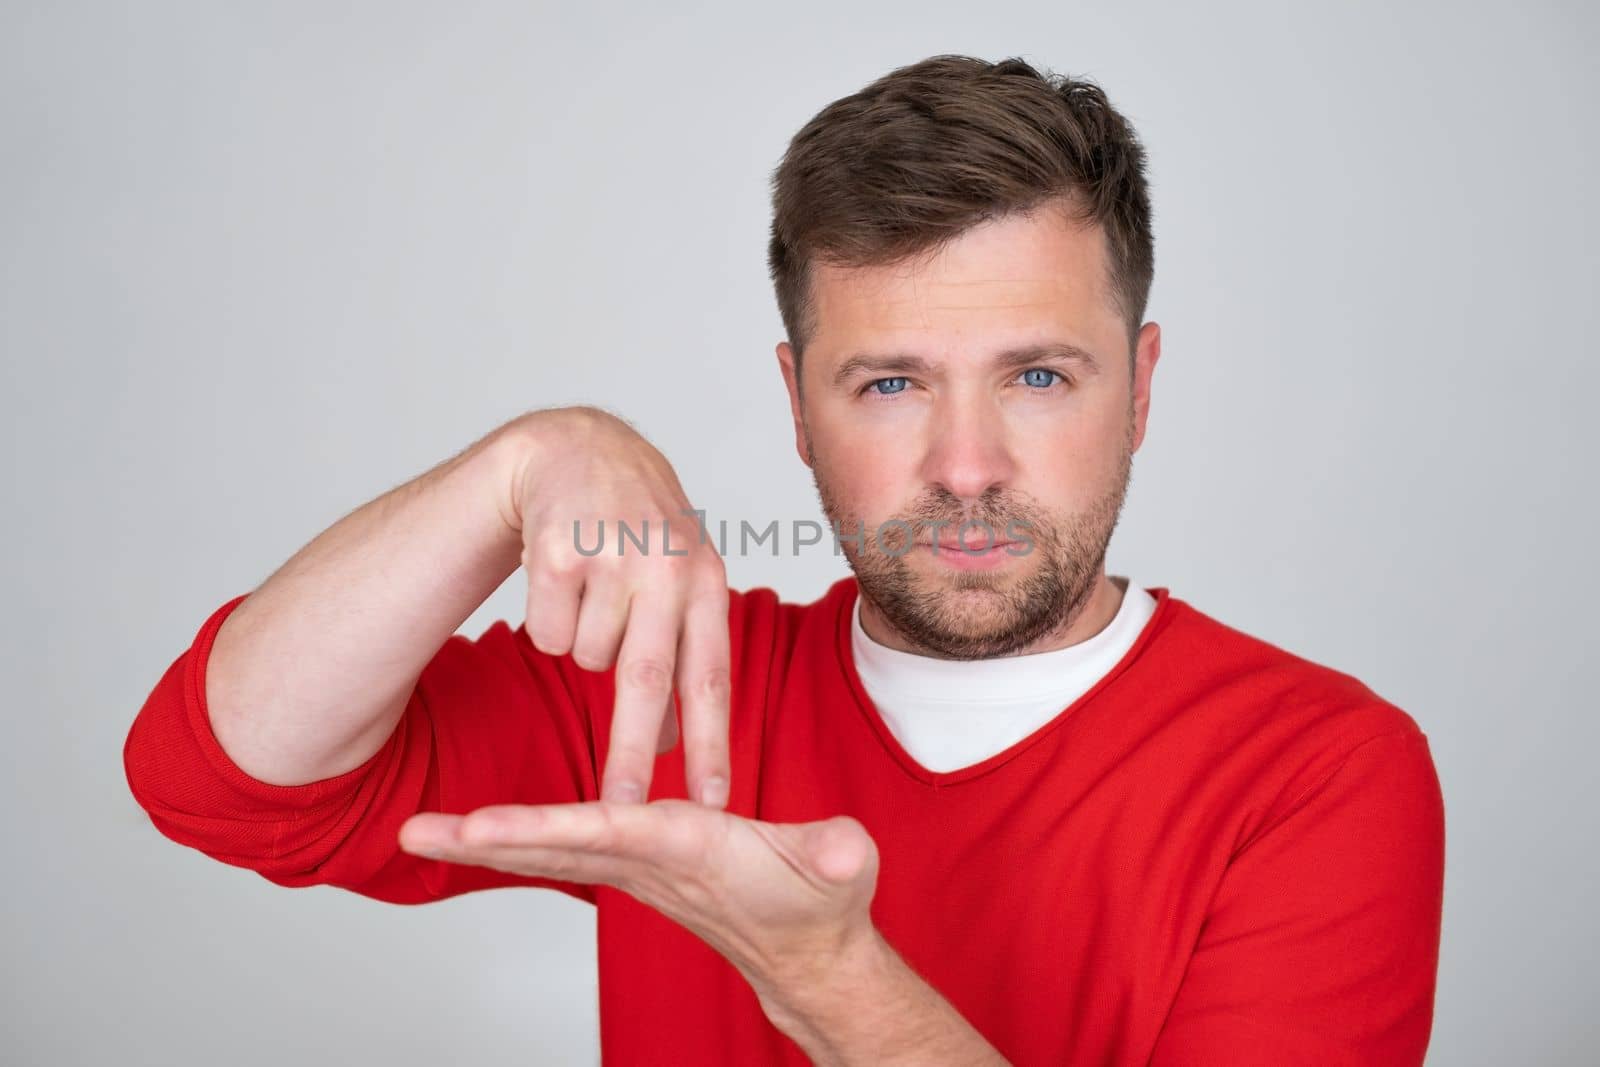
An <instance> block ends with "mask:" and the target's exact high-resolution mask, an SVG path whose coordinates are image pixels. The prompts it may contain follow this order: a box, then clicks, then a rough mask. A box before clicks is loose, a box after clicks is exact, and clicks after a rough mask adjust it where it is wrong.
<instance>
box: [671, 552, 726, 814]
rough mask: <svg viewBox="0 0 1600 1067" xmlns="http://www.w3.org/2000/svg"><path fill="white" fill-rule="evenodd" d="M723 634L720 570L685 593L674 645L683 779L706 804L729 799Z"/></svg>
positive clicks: (716, 804) (723, 592) (719, 803)
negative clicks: (677, 642) (680, 633)
mask: <svg viewBox="0 0 1600 1067" xmlns="http://www.w3.org/2000/svg"><path fill="white" fill-rule="evenodd" d="M730 661H731V653H730V650H729V637H728V585H727V582H726V581H724V580H723V578H722V575H721V571H720V569H719V570H717V571H712V572H708V577H706V578H703V579H701V580H700V581H699V582H698V583H697V584H696V585H695V587H694V588H693V589H692V590H691V591H690V593H689V599H688V603H687V604H686V605H685V610H684V619H683V632H682V635H681V637H680V638H679V644H678V695H679V698H680V700H681V702H682V706H683V715H682V716H681V720H682V721H681V722H680V724H679V725H680V728H681V730H682V734H683V758H684V778H685V781H686V783H687V785H688V787H689V796H690V797H697V798H699V800H700V802H701V803H702V804H705V805H706V806H708V807H713V808H720V807H722V806H723V805H724V804H726V803H727V801H728V793H729V783H730V782H731V781H732V769H731V767H730V761H729V758H728V722H729V704H730V701H731V695H732V689H733V685H732V677H731V670H730Z"/></svg>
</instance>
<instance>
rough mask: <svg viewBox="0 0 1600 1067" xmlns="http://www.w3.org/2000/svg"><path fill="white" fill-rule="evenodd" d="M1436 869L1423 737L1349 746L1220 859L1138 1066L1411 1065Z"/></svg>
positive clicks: (1439, 858) (1435, 948) (1437, 840)
mask: <svg viewBox="0 0 1600 1067" xmlns="http://www.w3.org/2000/svg"><path fill="white" fill-rule="evenodd" d="M1443 879H1444V803H1443V800H1442V798H1441V796H1440V791H1439V782H1438V777H1437V775H1436V774H1435V771H1434V766H1433V760H1432V758H1431V757H1430V755H1429V751H1428V743H1427V738H1426V736H1425V735H1423V734H1422V733H1421V732H1420V731H1416V730H1414V729H1413V730H1408V731H1404V732H1399V733H1390V734H1385V735H1382V736H1379V737H1374V738H1372V739H1370V740H1368V741H1366V742H1364V743H1362V744H1360V745H1358V746H1356V748H1355V749H1354V750H1353V751H1351V752H1350V753H1349V755H1348V756H1347V757H1346V758H1345V759H1344V760H1343V761H1342V762H1341V763H1339V764H1338V765H1337V766H1336V767H1335V768H1334V769H1333V770H1332V771H1331V772H1330V773H1327V774H1325V775H1324V776H1323V777H1322V778H1321V780H1320V781H1318V782H1316V783H1314V784H1312V785H1311V786H1309V787H1308V788H1307V789H1305V790H1304V791H1303V792H1302V793H1300V795H1299V797H1298V798H1297V799H1296V800H1295V801H1293V802H1292V803H1291V804H1290V805H1289V807H1288V809H1287V811H1286V813H1284V814H1282V815H1280V816H1278V817H1277V818H1275V819H1274V820H1273V821H1272V822H1271V823H1270V825H1269V826H1268V827H1267V828H1265V829H1264V830H1262V831H1261V832H1259V833H1257V834H1256V835H1255V836H1254V837H1253V838H1252V839H1251V840H1250V841H1249V842H1248V843H1247V844H1245V845H1244V846H1243V848H1242V849H1241V851H1239V852H1238V853H1237V854H1236V855H1235V856H1234V858H1233V860H1232V862H1231V863H1230V864H1229V867H1228V869H1227V871H1226V872H1225V874H1224V875H1223V878H1222V881H1221V884H1220V886H1219V888H1218V891H1217V894H1216V897H1215V899H1214V901H1213V902H1212V907H1211V909H1210V911H1209V913H1208V916H1207V919H1206V921H1205V924H1204V926H1203V927H1202V929H1201V931H1200V938H1199V942H1198V944H1197V945H1196V947H1195V951H1194V955H1193V957H1192V958H1191V960H1190V963H1189V967H1188V970H1187V971H1186V973H1185V975H1184V979H1183V982H1182V983H1181V985H1180V987H1179V990H1178V993H1177V997H1176V999H1175V1001H1174V1003H1173V1006H1172V1010H1171V1012H1170V1013H1169V1015H1168V1018H1167V1021H1166V1025H1165V1027H1164V1028H1163V1030H1162V1032H1161V1035H1160V1037H1159V1039H1158V1040H1157V1042H1156V1048H1155V1052H1154V1054H1153V1056H1152V1057H1151V1059H1150V1064H1151V1067H1179V1065H1185V1067H1187V1065H1199V1064H1206V1065H1211V1064H1218V1063H1226V1064H1230V1065H1232V1067H1252V1065H1256V1064H1260V1065H1263V1067H1265V1065H1269V1064H1270V1065H1273V1067H1280V1065H1282V1064H1286V1063H1315V1064H1320V1065H1325V1067H1340V1065H1351V1067H1357V1065H1359V1067H1377V1065H1391V1064H1393V1065H1400V1064H1407V1065H1415V1064H1421V1063H1422V1060H1423V1054H1424V1052H1425V1051H1426V1050H1427V1046H1428V1035H1429V1030H1430V1028H1431V1026H1432V1022H1433V996H1434V981H1435V975H1436V972H1437V965H1438V954H1439V920H1440V908H1441V904H1442V898H1443Z"/></svg>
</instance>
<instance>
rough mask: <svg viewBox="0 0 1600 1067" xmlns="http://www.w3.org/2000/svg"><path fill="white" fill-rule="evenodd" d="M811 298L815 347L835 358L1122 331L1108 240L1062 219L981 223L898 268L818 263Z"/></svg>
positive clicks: (1102, 337) (1102, 336)
mask: <svg viewBox="0 0 1600 1067" xmlns="http://www.w3.org/2000/svg"><path fill="white" fill-rule="evenodd" d="M811 295H812V298H813V300H814V301H815V304H816V332H815V334H814V336H813V337H812V339H811V345H810V346H808V348H811V347H814V348H816V349H817V350H819V351H820V352H822V353H832V354H834V355H840V354H842V353H843V352H844V350H845V349H847V348H854V347H856V346H859V345H862V344H872V343H877V342H888V341H894V342H897V343H900V344H917V343H921V344H923V345H925V346H928V347H933V346H935V345H936V344H937V342H938V341H939V340H945V339H954V338H956V337H958V336H959V337H961V338H962V339H965V340H967V341H975V340H983V339H992V340H994V341H995V342H996V343H1004V342H1006V341H1008V340H1019V339H1025V338H1029V337H1031V336H1033V335H1036V334H1040V333H1050V332H1056V333H1059V332H1063V331H1065V332H1068V333H1070V334H1073V335H1074V336H1075V337H1076V339H1077V340H1078V341H1079V342H1080V343H1083V344H1085V345H1086V346H1087V345H1088V344H1089V343H1091V342H1094V341H1096V340H1099V341H1100V342H1101V343H1102V344H1103V343H1107V341H1108V340H1109V341H1110V342H1111V343H1114V342H1115V338H1116V337H1117V336H1119V335H1120V333H1121V332H1122V325H1121V323H1120V321H1119V320H1118V318H1117V315H1116V312H1115V310H1114V309H1113V307H1112V306H1111V302H1110V300H1109V296H1108V289H1107V285H1106V250H1105V242H1104V231H1103V230H1102V229H1101V228H1100V227H1099V226H1094V225H1090V226H1083V225H1081V224H1078V223H1075V222H1074V221H1072V220H1071V219H1069V218H1068V217H1066V216H1065V215H1064V214H1062V213H1061V212H1059V211H1055V210H1041V211H1039V212H1037V213H1035V214H1033V215H1027V216H1024V215H1011V216H1007V217H1005V218H1001V219H996V220H991V221H989V222H985V223H982V224H980V225H979V226H975V227H973V228H972V229H970V230H967V231H966V232H964V233H962V234H961V235H960V236H958V237H956V238H955V239H954V240H952V241H951V242H949V243H948V244H946V245H945V246H943V247H942V248H940V249H939V250H938V251H936V252H934V253H932V254H930V255H924V256H919V257H914V258H912V259H909V260H905V261H902V262H899V263H894V264H887V265H884V266H875V267H839V266H835V265H831V264H826V263H820V264H817V265H816V267H815V269H814V271H813V273H812V294H811Z"/></svg>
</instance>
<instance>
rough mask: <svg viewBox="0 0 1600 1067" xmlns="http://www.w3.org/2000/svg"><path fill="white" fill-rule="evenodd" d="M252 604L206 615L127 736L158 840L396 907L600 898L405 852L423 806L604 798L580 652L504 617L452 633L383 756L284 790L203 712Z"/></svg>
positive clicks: (572, 887)
mask: <svg viewBox="0 0 1600 1067" xmlns="http://www.w3.org/2000/svg"><path fill="white" fill-rule="evenodd" d="M247 595H248V594H245V595H241V596H238V597H235V598H234V599H232V600H230V601H228V602H227V603H225V604H223V605H222V606H221V607H220V608H218V609H217V610H216V611H215V612H214V613H213V614H212V615H211V617H210V618H208V619H207V620H206V621H205V623H204V624H203V625H202V626H201V627H200V631H199V633H198V634H197V635H196V637H195V639H194V642H193V644H192V645H191V646H190V647H189V648H188V649H187V650H186V651H185V652H184V653H183V654H182V655H181V656H179V657H178V658H177V660H176V661H174V662H173V663H172V665H171V666H170V667H168V668H167V671H166V673H165V674H164V675H163V676H162V677H161V680H160V681H159V682H158V683H157V684H156V687H155V690H154V691H153V692H152V693H151V694H150V696H149V698H148V699H147V700H146V702H145V704H144V706H143V708H141V709H140V711H139V714H138V716H137V717H136V718H135V719H134V722H133V726H132V728H131V729H130V730H129V733H128V738H127V741H126V743H125V744H124V746H123V766H124V769H125V771H126V773H127V777H128V785H129V787H130V788H131V789H132V791H133V795H134V797H135V799H136V800H137V801H138V802H139V804H140V806H142V807H143V808H144V809H145V810H146V811H147V812H148V813H149V815H150V820H151V822H152V823H154V824H155V827H156V829H157V830H159V831H160V832H161V833H162V834H164V835H166V836H167V837H169V838H171V839H172V840H174V841H177V842H178V843H179V844H183V845H187V846H189V847H191V848H196V849H199V850H200V851H201V852H203V853H205V854H206V855H208V856H211V857H212V858H214V859H218V860H221V861H222V862H224V863H230V864H233V865H235V866H238V867H246V868H249V869H250V870H253V871H256V872H258V873H259V874H261V875H262V876H263V877H265V878H266V879H268V880H269V881H272V882H275V883H277V884H278V885H283V886H296V887H298V886H308V885H333V886H339V887H341V888H344V889H348V890H351V891H354V892H356V893H360V894H362V895H364V896H369V897H373V898H376V899H378V900H385V901H390V902H392V903H396V904H420V903H424V902H426V901H432V900H439V899H441V898H443V897H449V896H454V895H456V894H459V893H468V892H472V891H474V890H479V889H492V888H497V887H500V886H512V885H516V886H538V887H545V888H551V889H559V890H561V891H562V892H564V893H568V894H570V895H572V896H574V897H577V898H578V899H580V900H585V901H588V902H590V903H593V902H594V891H593V887H592V886H589V885H585V884H582V883H573V882H563V881H556V880H552V879H543V878H534V877H528V876H521V875H513V874H508V873H506V872H503V871H496V870H491V869H489V868H486V867H474V866H467V865H463V864H453V863H445V862H442V861H438V860H428V859H423V858H421V857H418V856H413V855H411V854H410V853H407V852H404V851H402V850H401V849H400V847H399V831H400V825H401V823H403V822H405V820H406V819H407V818H409V817H410V816H411V815H413V814H415V813H417V812H420V811H443V812H450V813H452V814H460V813H464V812H468V811H471V810H473V809H474V808H479V807H482V806H484V805H485V804H502V803H506V804H557V803H572V802H577V801H583V800H594V799H597V797H598V795H599V790H598V784H597V783H598V775H597V774H596V772H595V763H594V744H593V738H592V736H591V733H590V729H589V716H588V714H587V713H586V711H585V707H584V705H585V697H584V694H585V692H586V691H587V690H586V689H585V684H584V682H583V680H582V679H581V678H580V677H579V674H580V673H581V671H580V669H579V668H578V667H576V665H574V664H573V663H572V661H571V658H570V657H567V656H562V657H555V656H549V655H547V654H545V653H541V652H539V651H538V650H537V649H535V648H534V647H533V645H532V643H531V642H530V641H529V640H528V638H527V634H526V632H525V631H524V630H522V629H521V628H520V627H518V628H517V629H516V630H513V629H512V628H511V627H510V625H508V624H507V623H506V622H504V621H498V622H495V623H494V624H493V625H491V626H490V627H489V628H488V629H487V630H486V631H484V633H483V634H482V635H481V636H480V637H479V638H478V639H477V640H475V641H474V640H470V639H468V638H466V637H463V636H461V635H460V634H455V635H452V636H451V637H450V638H449V639H448V640H447V641H446V642H445V644H444V645H443V647H441V648H440V649H439V651H438V652H437V653H436V654H435V655H434V657H433V659H432V660H431V661H429V663H428V664H427V666H426V667H425V668H424V669H423V671H422V674H421V676H420V677H419V679H418V681H417V685H416V688H415V689H414V690H413V692H412V695H411V700H410V703H409V704H407V706H406V710H405V713H404V714H403V715H402V716H401V718H400V721H399V723H398V724H397V725H396V727H395V731H394V733H393V734H392V735H391V736H390V738H389V740H388V741H387V742H386V743H385V744H384V746H383V747H382V748H381V749H379V750H378V751H377V752H376V753H375V754H374V755H373V756H372V758H371V759H369V760H367V762H365V763H363V764H362V765H361V766H359V767H356V768H353V769H351V770H349V771H347V772H345V773H344V774H340V775H338V776H336V777H333V778H325V779H323V780H321V781H317V782H309V783H306V784H304V785H295V786H282V785H272V784H269V783H266V782H262V781H259V780H257V779H255V778H252V777H251V776H249V775H248V774H246V773H245V772H244V771H243V770H241V769H240V768H239V767H238V765H236V764H235V763H234V762H233V761H232V760H231V759H230V758H229V757H228V754H227V753H226V752H225V751H224V750H223V749H222V746H221V745H220V744H219V743H218V742H217V739H216V736H215V735H214V734H213V733H212V732H211V720H210V717H209V715H208V714H207V711H206V706H205V692H206V688H205V670H206V661H207V658H208V657H209V655H210V652H211V645H212V642H213V640H214V639H215V637H216V633H217V630H218V629H219V628H220V627H221V625H222V622H223V620H224V619H225V618H227V616H228V614H229V613H230V612H231V611H232V610H233V609H234V608H235V607H237V606H238V605H239V604H240V603H242V602H243V601H244V599H245V596H247Z"/></svg>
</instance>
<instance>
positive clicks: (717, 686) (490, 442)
mask: <svg viewBox="0 0 1600 1067" xmlns="http://www.w3.org/2000/svg"><path fill="white" fill-rule="evenodd" d="M690 513H691V511H690V505H689V501H688V499H687V498H686V497H685V496H684V493H683V487H682V486H681V485H680V484H679V483H678V479H677V477H676V475H675V473H674V472H673V470H672V467H671V465H670V464H669V463H668V462H667V460H666V458H665V457H663V456H662V455H661V453H660V452H658V451H657V450H656V449H655V448H654V447H653V446H651V444H650V443H649V442H648V441H646V440H645V439H644V438H643V437H641V436H640V435H639V434H638V433H636V432H635V431H634V430H633V428H632V427H631V426H629V425H628V424H627V423H625V422H624V421H623V420H621V419H619V418H617V417H616V416H614V415H612V414H610V413H609V412H605V411H601V410H598V409H595V408H587V407H576V408H556V409H549V410H544V411H536V412H531V413H529V414H528V415H524V416H521V417H519V418H518V419H515V420H513V421H512V422H510V423H507V424H506V425H505V426H502V427H500V428H498V429H496V430H495V431H493V432H491V433H490V434H488V435H486V436H485V437H483V438H480V439H479V440H478V441H476V442H474V443H473V444H472V445H470V446H468V447H467V448H466V449H463V450H462V451H461V452H459V453H457V454H456V455H455V456H452V457H451V458H450V459H447V460H445V461H444V462H443V463H440V464H439V465H438V466H436V467H434V468H433V469H431V470H429V471H427V472H426V473H424V474H422V475H421V476H420V477H418V478H416V479H415V480H413V481H411V482H408V483H406V484H405V485H402V486H400V487H399V488H397V489H393V490H391V491H390V492H388V493H385V494H384V495H383V496H381V497H379V498H377V499H376V500H374V501H372V502H371V503H369V504H366V505H364V506H363V507H361V508H359V509H357V510H356V511H354V512H352V513H350V514H349V515H346V516H345V517H344V518H342V519H340V520H339V521H338V522H337V523H335V524H334V525H333V526H331V527H329V528H328V529H327V530H326V531H324V532H323V533H322V534H321V535H319V536H318V537H317V538H316V540H314V541H312V542H311V543H310V544H308V545H307V546H306V547H305V548H303V549H301V550H300V551H299V552H298V553H296V554H295V555H294V556H293V557H292V558H291V559H290V560H289V561H288V562H287V563H285V564H284V565H283V566H282V567H280V568H279V569H278V570H277V571H276V572H274V573H273V574H272V575H271V576H270V577H269V578H268V579H267V580H266V581H265V582H264V583H262V585H261V587H260V588H259V589H257V590H255V591H254V592H253V593H251V594H250V596H249V597H247V598H246V599H245V600H244V601H243V602H242V603H241V604H240V605H239V606H238V607H237V608H236V609H235V610H234V611H233V613H232V614H230V615H229V616H228V618H227V619H226V621H225V622H224V623H223V625H222V628H221V629H220V630H219V631H218V633H217V638H216V643H215V645H214V646H213V648H212V651H211V659H210V667H209V670H208V673H207V675H206V694H205V695H206V700H207V704H208V708H209V714H210V716H211V727H212V732H213V733H214V734H215V735H216V738H217V741H218V743H219V744H220V745H221V746H222V748H223V750H224V751H225V752H226V753H227V754H228V756H229V757H230V758H231V759H232V760H233V761H234V763H236V764H237V765H238V766H239V768H240V769H241V770H243V771H244V772H245V773H246V774H249V775H250V776H251V777H253V778H256V779H258V780H260V781H263V782H267V783H269V784H273V785H301V784H305V783H307V782H315V781H320V780H322V779H325V778H331V777H333V776H335V775H338V774H341V773H343V772H345V771H348V770H351V769H352V768H355V767H358V766H360V765H361V764H362V763H364V762H366V761H367V760H368V759H370V758H371V757H372V756H373V755H374V754H375V753H376V752H377V751H378V750H379V749H380V748H382V747H383V743H384V742H385V740H387V739H388V738H389V736H390V735H391V734H392V733H393V732H394V729H395V725H396V723H397V722H398V721H399V719H400V717H401V715H402V714H404V712H405V708H406V705H407V703H408V700H409V697H410V695H411V693H412V690H413V689H414V687H415V685H416V683H417V679H418V677H419V676H420V675H421V674H422V671H423V668H424V667H426V666H427V664H428V663H429V661H430V660H431V659H432V657H433V656H434V655H435V654H436V653H438V651H439V649H440V646H441V645H443V644H444V642H445V641H446V640H447V639H448V638H449V637H450V635H451V634H453V633H454V632H455V631H456V629H457V628H459V627H460V625H461V624H462V622H464V621H465V620H466V618H467V616H469V615H471V614H472V612H473V611H474V610H476V609H477V607H478V606H479V605H480V604H482V603H483V602H484V600H486V599H487V598H488V596H489V594H491V593H493V592H494V591H495V589H497V588H499V586H500V584H501V583H502V582H504V581H505V580H506V578H507V577H508V576H510V574H511V573H512V572H513V571H515V570H516V569H517V566H518V564H519V563H521V565H522V566H523V567H524V569H526V571H527V574H528V613H527V617H528V625H530V626H531V627H532V628H531V629H530V631H529V637H530V640H531V641H532V642H533V644H535V645H536V646H537V647H538V649H539V650H540V651H541V652H544V653H546V654H548V655H565V654H568V653H570V654H571V655H572V656H573V659H574V661H575V662H576V663H577V664H578V665H579V666H580V667H583V668H585V669H587V670H593V671H601V670H607V669H610V668H611V667H612V666H613V665H615V667H616V674H617V686H616V694H617V705H616V708H615V709H614V714H613V717H612V724H611V733H610V747H609V752H608V755H607V757H606V767H605V772H604V781H603V783H602V792H603V794H604V795H605V797H606V798H607V799H613V800H617V801H621V802H629V801H634V802H637V801H642V800H644V799H645V798H646V797H647V795H648V791H649V785H650V775H651V771H652V767H653V764H654V759H655V755H656V753H657V752H664V751H667V750H668V749H670V748H671V747H672V746H673V745H674V744H676V743H677V739H678V725H677V722H676V715H675V711H674V706H673V694H674V689H675V688H676V689H677V690H678V691H679V693H680V694H681V695H682V698H683V710H684V719H685V722H684V731H683V732H684V735H685V740H686V751H685V754H684V755H685V760H686V766H687V769H688V774H689V784H690V785H691V787H692V788H693V789H694V790H695V792H694V794H693V795H694V796H696V797H697V798H700V799H702V800H704V801H705V802H706V803H708V804H711V805H712V806H716V807H720V806H721V805H722V804H724V803H726V801H727V795H728V784H729V783H728V779H729V766H728V739H727V732H728V698H729V679H728V673H729V672H728V660H729V649H728V630H727V625H728V617H727V601H728V597H727V584H726V576H725V571H724V569H723V566H722V562H721V559H720V557H718V556H717V555H716V553H715V551H714V550H713V549H711V548H709V547H708V546H706V545H704V544H696V538H695V532H696V527H695V525H694V523H693V522H692V521H691V520H690V519H689V518H688V516H689V514H690ZM639 514H644V515H646V516H655V517H656V518H657V520H658V522H661V521H664V520H670V522H671V525H673V527H674V529H675V532H674V533H673V536H672V539H673V540H674V541H675V542H676V543H677V544H678V545H679V546H690V547H688V548H687V550H684V549H683V548H680V550H679V551H678V552H676V553H673V554H670V555H662V554H651V553H648V552H634V553H627V554H624V553H621V552H620V551H619V552H616V553H610V552H607V553H601V554H599V555H596V556H593V557H592V558H591V557H587V556H585V555H583V554H582V553H580V552H579V551H578V546H577V545H576V544H574V543H573V541H572V537H573V527H572V524H573V522H574V521H575V520H578V519H590V520H593V519H602V520H609V521H610V522H612V523H615V522H616V521H617V520H618V519H620V518H628V519H632V518H633V517H634V516H636V515H639ZM657 529H658V531H662V527H661V526H660V525H658V526H657ZM662 532H663V535H664V531H662Z"/></svg>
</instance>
